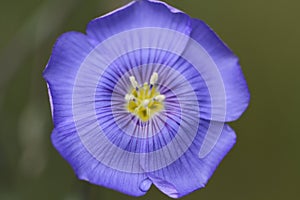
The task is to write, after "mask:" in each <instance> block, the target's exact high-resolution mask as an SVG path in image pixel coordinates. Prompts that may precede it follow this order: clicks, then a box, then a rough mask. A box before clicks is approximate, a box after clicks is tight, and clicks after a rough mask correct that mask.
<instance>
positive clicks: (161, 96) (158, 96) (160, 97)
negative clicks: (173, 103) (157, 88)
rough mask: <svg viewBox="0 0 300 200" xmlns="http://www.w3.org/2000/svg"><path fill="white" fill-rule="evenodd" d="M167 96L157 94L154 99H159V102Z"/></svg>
mask: <svg viewBox="0 0 300 200" xmlns="http://www.w3.org/2000/svg"><path fill="white" fill-rule="evenodd" d="M165 98H166V96H165V95H162V94H160V95H157V96H155V97H154V98H153V100H154V101H158V102H163V101H164V100H165Z"/></svg>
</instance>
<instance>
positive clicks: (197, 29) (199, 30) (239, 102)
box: [190, 19, 250, 121]
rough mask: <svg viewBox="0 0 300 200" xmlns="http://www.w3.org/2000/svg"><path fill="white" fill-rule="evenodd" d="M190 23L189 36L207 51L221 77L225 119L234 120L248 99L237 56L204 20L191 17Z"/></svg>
mask: <svg viewBox="0 0 300 200" xmlns="http://www.w3.org/2000/svg"><path fill="white" fill-rule="evenodd" d="M191 25H192V28H193V29H192V30H193V31H192V32H191V35H190V37H191V38H193V39H194V40H196V41H197V42H198V43H199V44H200V45H201V46H202V47H203V48H204V49H205V50H206V51H207V53H208V54H209V56H210V57H211V58H212V59H213V61H214V62H215V63H216V65H217V67H218V70H219V72H220V74H221V77H222V79H223V83H224V87H225V92H226V118H225V121H233V120H236V119H238V118H239V117H240V115H241V114H242V113H243V112H244V111H245V110H246V108H247V107H248V104H249V99H250V95H249V91H248V87H247V84H246V81H245V78H244V76H243V73H242V70H241V68H240V65H239V63H238V58H237V57H236V56H235V55H234V54H233V53H232V51H231V50H230V49H229V48H228V47H227V46H226V45H225V44H224V43H223V42H222V41H221V39H220V38H219V37H218V36H217V35H216V34H215V33H214V32H213V31H212V30H211V29H210V28H209V27H208V26H207V25H206V24H205V23H204V22H202V21H200V20H198V19H193V20H192V23H191ZM212 120H216V119H212Z"/></svg>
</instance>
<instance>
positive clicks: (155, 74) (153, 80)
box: [150, 72, 158, 85]
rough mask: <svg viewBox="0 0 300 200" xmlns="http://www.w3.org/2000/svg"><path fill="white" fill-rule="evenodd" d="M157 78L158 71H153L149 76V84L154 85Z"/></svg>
mask: <svg viewBox="0 0 300 200" xmlns="http://www.w3.org/2000/svg"><path fill="white" fill-rule="evenodd" d="M157 80H158V73H156V72H154V73H153V74H152V76H151V78H150V85H155V84H156V83H157Z"/></svg>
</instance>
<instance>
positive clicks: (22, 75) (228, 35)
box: [0, 0, 300, 200]
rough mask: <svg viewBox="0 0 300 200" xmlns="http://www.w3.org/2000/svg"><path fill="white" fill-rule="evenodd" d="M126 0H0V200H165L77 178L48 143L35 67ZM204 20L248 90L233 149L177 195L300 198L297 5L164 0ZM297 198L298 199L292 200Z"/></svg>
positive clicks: (43, 92)
mask: <svg viewBox="0 0 300 200" xmlns="http://www.w3.org/2000/svg"><path fill="white" fill-rule="evenodd" d="M126 2H128V1H124V0H123V1H121V0H109V1H108V0H106V1H104V0H91V1H83V0H63V1H62V0H24V1H23V0H1V1H0V113H1V114H0V199H1V200H2V199H3V200H15V199H16V200H18V199H21V200H22V199H28V200H29V199H30V200H33V199H49V200H81V199H87V200H94V199H122V200H127V199H141V200H150V199H169V198H168V197H167V196H165V195H163V194H162V193H160V192H159V191H158V190H157V189H156V188H155V187H152V188H151V189H150V191H149V192H148V193H147V194H146V195H145V196H142V197H139V198H134V197H129V196H126V195H123V194H120V193H118V192H115V191H112V190H109V189H106V188H103V187H98V186H94V185H90V184H88V183H86V182H84V181H80V180H78V179H77V178H76V177H75V175H74V173H73V171H72V169H71V167H70V166H69V165H68V164H67V162H65V161H64V160H63V158H62V157H61V156H60V155H59V154H58V153H57V151H56V150H55V149H54V148H53V147H52V145H51V142H50V139H49V138H50V133H51V129H52V127H53V125H52V121H51V116H50V108H49V103H48V96H47V89H46V84H45V82H44V80H43V79H42V76H41V74H42V71H43V68H44V66H45V65H46V63H47V60H48V58H49V56H50V54H51V49H52V45H53V44H54V42H55V40H56V38H57V37H58V36H59V35H60V34H62V33H63V32H66V31H71V30H76V31H81V32H84V31H85V26H86V24H87V23H88V22H89V21H90V20H91V19H93V18H95V17H97V16H99V15H102V14H104V13H106V12H109V11H111V10H113V9H115V8H117V7H119V6H121V5H123V4H125V3H126ZM168 3H169V4H171V5H173V6H175V7H178V8H179V9H181V10H184V11H185V12H186V13H188V14H189V15H191V16H192V17H195V18H201V19H203V20H204V21H205V22H206V23H208V24H209V25H210V26H211V27H212V28H213V29H214V30H215V31H216V32H217V33H218V34H219V36H220V37H221V38H222V39H223V40H224V41H225V42H226V43H227V44H228V45H229V46H230V48H231V49H232V50H233V51H234V52H235V53H236V54H237V55H238V56H239V58H240V62H241V65H242V69H243V71H244V74H245V77H246V79H247V81H248V85H249V89H250V92H251V103H250V106H249V108H248V110H247V111H246V112H245V113H244V115H243V116H242V117H241V118H240V119H239V120H238V121H236V122H232V123H231V125H232V127H233V128H234V129H235V131H236V133H237V135H238V141H237V144H236V146H235V147H234V148H233V150H232V151H231V152H230V153H229V154H228V156H227V157H226V158H225V159H224V161H223V162H222V163H221V165H220V166H219V168H218V169H217V170H216V172H215V174H214V175H213V177H212V179H211V180H210V181H209V183H208V185H207V187H206V188H204V189H202V190H198V191H195V192H193V193H192V194H190V195H188V196H186V197H184V198H182V199H187V200H194V199H209V200H212V199H229V200H234V199H237V200H241V199H243V200H247V199H251V200H253V199H263V200H266V199H272V200H276V199H298V198H299V197H300V190H299V187H300V173H299V170H300V155H299V153H300V150H299V148H298V147H299V143H300V131H299V130H300V129H299V124H300V122H299V120H300V118H299V111H300V109H299V103H300V92H299V91H300V90H299V86H300V79H299V75H300V66H299V58H300V55H299V53H300V39H299V38H300V23H299V19H300V12H299V8H300V1H299V0H285V1H283V0H264V1H263V0H251V1H243V0H226V1H224V0H207V1H204V0H173V1H171V0H169V1H168ZM297 197H298V198H297Z"/></svg>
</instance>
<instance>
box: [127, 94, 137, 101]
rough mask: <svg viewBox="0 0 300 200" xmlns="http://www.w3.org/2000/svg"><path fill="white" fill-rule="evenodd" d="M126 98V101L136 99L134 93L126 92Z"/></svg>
mask: <svg viewBox="0 0 300 200" xmlns="http://www.w3.org/2000/svg"><path fill="white" fill-rule="evenodd" d="M125 100H126V101H128V102H129V101H135V97H134V96H133V95H132V94H126V95H125Z"/></svg>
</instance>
